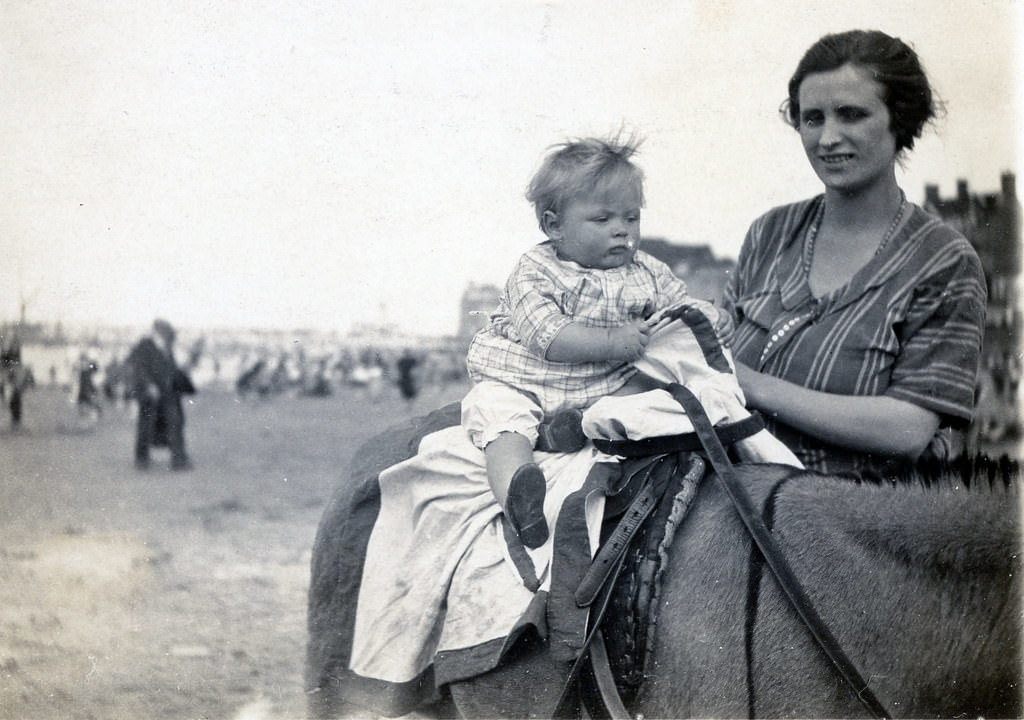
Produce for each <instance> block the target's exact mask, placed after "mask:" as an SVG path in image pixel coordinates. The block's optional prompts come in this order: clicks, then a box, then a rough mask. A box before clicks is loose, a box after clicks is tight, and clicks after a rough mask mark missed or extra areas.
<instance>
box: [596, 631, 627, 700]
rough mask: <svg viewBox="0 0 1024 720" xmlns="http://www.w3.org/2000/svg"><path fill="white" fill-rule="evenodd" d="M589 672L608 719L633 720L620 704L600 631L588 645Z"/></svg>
mask: <svg viewBox="0 0 1024 720" xmlns="http://www.w3.org/2000/svg"><path fill="white" fill-rule="evenodd" d="M590 670H591V672H592V673H593V675H594V684H595V685H597V691H598V693H600V695H601V702H602V703H604V707H605V710H606V711H607V712H608V717H609V718H611V720H633V716H632V715H630V714H629V710H627V709H626V706H625V705H624V704H623V702H622V697H621V696H620V695H619V689H618V688H617V687H615V675H614V674H613V673H612V664H611V662H609V660H608V648H607V647H605V644H604V635H602V634H601V631H600V630H598V631H596V632H595V633H594V640H593V642H591V643H590Z"/></svg>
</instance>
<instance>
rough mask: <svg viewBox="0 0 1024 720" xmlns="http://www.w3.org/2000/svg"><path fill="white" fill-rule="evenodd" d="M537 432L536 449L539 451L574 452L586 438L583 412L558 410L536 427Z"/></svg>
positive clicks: (585, 441) (581, 446) (582, 444)
mask: <svg viewBox="0 0 1024 720" xmlns="http://www.w3.org/2000/svg"><path fill="white" fill-rule="evenodd" d="M537 434H538V437H537V447H536V449H537V450H539V451H541V452H561V453H571V452H576V451H577V450H582V449H583V446H584V445H586V444H587V440H588V438H587V436H586V435H584V434H583V413H582V412H581V411H579V410H559V411H558V412H556V413H555V414H554V415H552V416H551V419H550V420H548V421H546V422H542V423H541V424H540V425H539V426H538V427H537Z"/></svg>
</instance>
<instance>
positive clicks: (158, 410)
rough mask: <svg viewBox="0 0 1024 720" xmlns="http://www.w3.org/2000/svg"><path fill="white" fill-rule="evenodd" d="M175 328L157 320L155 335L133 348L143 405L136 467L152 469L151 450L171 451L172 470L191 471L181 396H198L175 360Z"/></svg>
mask: <svg viewBox="0 0 1024 720" xmlns="http://www.w3.org/2000/svg"><path fill="white" fill-rule="evenodd" d="M174 337H175V332H174V328H173V327H172V326H171V324H170V323H169V322H167V321H166V320H154V321H153V333H152V335H150V336H147V337H144V338H142V339H141V340H140V341H139V342H138V343H137V344H136V345H135V347H134V348H133V349H132V351H131V354H130V355H129V356H128V360H127V364H128V365H129V367H130V368H131V377H132V393H133V395H134V397H135V399H136V400H137V401H138V403H139V419H138V427H137V430H136V433H135V467H137V468H139V469H146V468H148V467H149V450H150V448H151V447H160V446H166V447H167V448H169V449H170V451H171V468H172V469H174V470H189V469H191V468H192V463H191V461H190V460H189V458H188V455H187V453H186V452H185V413H184V411H183V409H182V406H181V396H182V395H191V394H193V393H195V391H196V389H195V386H194V385H193V384H192V380H191V379H189V376H188V374H187V373H186V372H185V371H184V370H182V369H181V368H179V367H178V365H177V364H176V363H175V360H174Z"/></svg>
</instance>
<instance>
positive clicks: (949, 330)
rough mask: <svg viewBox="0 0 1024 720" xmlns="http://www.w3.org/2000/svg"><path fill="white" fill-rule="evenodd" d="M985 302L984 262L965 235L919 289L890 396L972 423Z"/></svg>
mask: <svg viewBox="0 0 1024 720" xmlns="http://www.w3.org/2000/svg"><path fill="white" fill-rule="evenodd" d="M986 302H987V298H986V290H985V281H984V274H983V272H982V269H981V263H980V261H979V260H978V256H977V255H976V254H975V253H974V251H973V249H971V248H970V246H969V245H968V244H967V242H966V240H962V241H961V244H960V246H959V248H958V251H957V252H955V253H954V255H953V257H951V258H950V259H949V260H948V261H946V262H944V263H943V265H942V267H941V268H940V269H939V270H938V271H936V272H935V273H934V274H932V275H931V276H930V277H929V278H927V280H926V281H925V282H923V283H921V284H920V285H919V286H918V288H917V290H916V292H915V293H914V296H913V298H912V300H911V305H910V308H909V310H908V312H907V316H906V319H905V321H904V323H903V327H902V328H901V331H900V335H901V350H900V353H899V357H898V358H897V360H896V364H895V365H894V367H893V372H892V380H891V384H890V386H889V389H888V390H887V391H886V395H889V396H891V397H895V398H899V399H902V400H906V401H908V402H911V403H914V404H915V405H919V406H921V407H924V408H927V409H929V410H932V411H934V412H936V413H938V414H939V415H942V416H945V417H947V418H954V419H958V420H962V421H964V422H969V421H970V419H971V417H972V416H973V413H974V390H975V383H976V381H977V374H978V366H979V363H980V359H981V345H982V337H983V333H984V328H985V307H986Z"/></svg>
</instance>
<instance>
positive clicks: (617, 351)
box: [608, 319, 651, 362]
mask: <svg viewBox="0 0 1024 720" xmlns="http://www.w3.org/2000/svg"><path fill="white" fill-rule="evenodd" d="M608 340H609V350H610V353H611V355H610V357H609V358H608V359H609V360H625V361H627V362H632V361H634V360H637V359H639V358H640V356H641V355H643V354H644V349H645V348H646V347H647V343H648V342H650V340H651V327H650V325H648V324H647V322H646V321H645V320H641V319H636V320H630V321H629V322H627V323H626V324H625V325H622V326H620V327H617V328H611V329H610V330H609V331H608Z"/></svg>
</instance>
